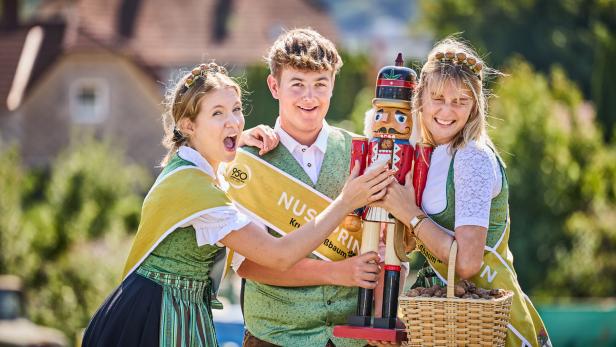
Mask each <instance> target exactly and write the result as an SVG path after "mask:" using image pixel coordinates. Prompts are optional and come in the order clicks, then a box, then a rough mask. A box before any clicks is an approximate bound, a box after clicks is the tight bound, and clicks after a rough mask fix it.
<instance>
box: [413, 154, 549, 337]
mask: <svg viewBox="0 0 616 347" xmlns="http://www.w3.org/2000/svg"><path fill="white" fill-rule="evenodd" d="M454 160H455V153H454V155H453V156H452V159H451V164H450V165H449V172H448V174H447V183H446V197H447V206H446V207H445V209H444V210H443V211H442V212H439V213H436V214H432V215H430V218H431V219H432V220H433V221H434V222H435V223H437V224H439V225H440V226H442V227H443V228H445V229H447V230H448V231H450V232H451V233H452V234H453V235H455V231H453V230H454V227H455V185H454V165H453V164H454ZM497 160H498V161H499V166H500V170H501V173H502V188H501V191H500V193H499V194H498V195H497V196H496V197H494V198H493V199H492V204H491V207H490V220H489V225H488V235H487V239H486V249H485V251H484V257H483V264H482V268H481V270H480V271H479V273H478V274H477V275H475V276H473V277H472V278H471V279H470V280H471V281H472V282H474V283H475V284H477V286H479V287H482V288H485V289H493V288H503V289H507V290H511V291H513V292H514V296H513V302H512V306H511V313H510V317H511V318H510V324H509V325H508V331H507V341H506V346H511V347H513V346H521V345H525V344H526V343H528V344H529V345H531V346H551V342H550V340H549V337H548V335H547V331H546V330H545V326H544V325H543V322H542V321H541V317H539V314H538V313H537V310H536V309H535V307H534V306H533V304H532V303H531V301H530V299H529V298H528V297H527V296H526V294H524V292H523V291H522V289H521V288H520V285H519V283H518V280H517V274H516V273H515V270H514V268H513V254H511V251H510V250H509V246H508V243H509V185H508V183H507V176H506V175H505V170H504V167H503V165H502V163H501V162H500V158H498V156H497ZM418 247H419V249H420V251H421V252H422V254H423V255H424V256H425V257H426V260H427V262H428V264H429V266H430V267H429V268H425V269H422V270H421V271H420V273H419V276H418V279H417V282H416V283H415V284H414V285H413V287H416V286H431V285H433V284H439V285H441V286H445V282H444V281H445V279H446V276H447V265H446V264H445V263H443V262H442V261H441V260H439V259H438V258H436V256H434V255H433V254H432V253H431V252H430V251H429V250H428V249H427V248H426V247H425V246H424V245H423V244H422V243H421V242H418ZM431 275H438V277H436V276H434V277H432V276H431ZM457 280H458V277H457V275H456V281H457Z"/></svg>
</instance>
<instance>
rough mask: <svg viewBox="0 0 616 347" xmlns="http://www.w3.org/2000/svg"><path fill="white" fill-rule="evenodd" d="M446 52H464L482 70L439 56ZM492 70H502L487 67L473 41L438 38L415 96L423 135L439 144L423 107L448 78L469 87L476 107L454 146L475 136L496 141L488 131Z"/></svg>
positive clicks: (457, 146) (424, 67)
mask: <svg viewBox="0 0 616 347" xmlns="http://www.w3.org/2000/svg"><path fill="white" fill-rule="evenodd" d="M443 52H453V53H454V55H457V54H459V53H463V54H464V55H465V57H466V59H469V58H471V59H475V62H474V63H477V64H480V65H481V66H483V68H482V69H480V70H479V71H474V70H473V69H472V68H471V67H470V66H469V65H468V64H466V63H457V62H454V61H451V60H442V59H437V58H436V55H437V54H438V53H443ZM489 74H500V73H499V72H498V71H496V70H493V69H490V68H487V67H486V66H485V63H484V62H483V60H482V59H481V58H480V57H479V56H478V54H477V53H476V52H475V50H473V48H471V47H470V45H468V44H466V43H464V42H462V41H461V40H458V39H457V38H456V37H451V36H450V37H448V38H446V39H444V40H442V41H440V42H438V43H437V44H436V45H435V46H434V48H433V49H432V50H431V51H430V53H429V54H428V61H427V62H426V63H425V64H424V66H423V68H422V69H421V74H420V77H419V83H418V85H417V88H416V89H415V95H414V96H413V100H412V103H413V110H414V112H417V119H418V120H419V123H420V129H421V135H422V139H423V141H424V142H427V143H430V144H432V145H436V143H434V139H433V138H432V134H430V132H429V131H428V129H427V128H426V126H425V125H424V124H423V117H422V116H421V110H422V108H423V104H422V103H423V98H424V94H425V93H430V92H431V91H437V92H438V91H441V90H442V89H443V88H444V86H445V84H446V83H448V82H453V83H455V84H456V85H457V86H458V88H467V89H468V90H469V91H470V92H471V94H472V98H473V107H472V109H471V111H470V115H469V117H468V121H467V122H466V124H465V125H464V127H463V128H462V130H461V131H460V132H459V133H457V134H456V135H455V136H454V138H453V140H452V141H451V150H456V149H458V148H461V147H464V146H466V145H467V144H468V143H469V142H470V141H472V140H474V141H477V142H479V143H484V144H489V145H491V146H492V147H494V146H493V145H492V141H491V140H490V138H489V136H488V133H487V121H486V117H487V114H488V97H489V93H488V92H487V90H486V89H485V88H484V87H483V81H484V80H485V76H487V75H489Z"/></svg>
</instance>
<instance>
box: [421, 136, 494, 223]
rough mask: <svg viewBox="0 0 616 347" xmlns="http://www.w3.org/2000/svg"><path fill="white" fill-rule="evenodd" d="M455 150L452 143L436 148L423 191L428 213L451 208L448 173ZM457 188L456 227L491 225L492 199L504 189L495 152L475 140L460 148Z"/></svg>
mask: <svg viewBox="0 0 616 347" xmlns="http://www.w3.org/2000/svg"><path fill="white" fill-rule="evenodd" d="M451 158H452V153H450V151H449V146H448V145H440V146H437V147H436V148H435V149H434V152H433V153H432V159H431V161H430V170H429V171H428V179H427V182H426V188H425V190H424V194H423V201H422V207H423V210H424V211H425V212H426V213H428V214H436V213H440V212H442V211H443V210H445V208H446V207H447V196H446V189H447V175H448V173H449V166H450V164H451ZM453 169H454V177H453V181H454V187H455V228H457V227H459V226H461V225H476V226H481V227H484V228H487V227H488V225H489V220H490V206H491V203H492V199H493V198H494V197H495V196H497V195H498V193H500V191H501V188H502V174H501V171H500V167H499V165H498V160H497V159H496V155H495V154H494V152H493V151H492V150H491V149H490V148H489V147H487V146H486V145H483V144H478V143H476V142H475V141H471V142H470V143H469V144H468V145H467V146H465V147H464V148H460V149H458V151H457V153H456V156H455V160H454V163H453Z"/></svg>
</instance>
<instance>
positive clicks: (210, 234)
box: [178, 146, 250, 246]
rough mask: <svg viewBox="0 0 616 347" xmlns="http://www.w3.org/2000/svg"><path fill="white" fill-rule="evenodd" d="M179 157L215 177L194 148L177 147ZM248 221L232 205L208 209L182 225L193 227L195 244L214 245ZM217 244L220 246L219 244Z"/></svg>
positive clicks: (205, 161)
mask: <svg viewBox="0 0 616 347" xmlns="http://www.w3.org/2000/svg"><path fill="white" fill-rule="evenodd" d="M178 155H179V156H180V158H182V159H184V160H187V161H190V162H191V163H194V164H195V165H197V167H199V168H200V169H201V170H203V171H204V172H205V173H207V174H208V175H210V176H212V177H214V179H216V173H215V172H214V169H213V168H212V166H211V165H210V163H208V162H207V160H205V158H203V156H201V154H199V152H197V151H196V150H194V149H192V148H190V147H186V146H182V147H180V148H179V149H178ZM248 223H250V219H249V218H248V217H247V216H246V215H245V214H243V213H241V212H240V211H238V210H237V208H236V207H235V206H233V205H231V206H221V207H215V208H212V209H209V210H207V211H206V213H205V214H202V215H201V216H199V217H197V218H195V219H193V220H191V221H189V222H187V223H185V224H183V225H182V227H188V226H191V225H192V227H193V228H194V229H195V233H196V237H197V245H198V246H203V245H214V244H217V243H218V241H220V240H221V239H222V238H224V237H225V236H227V234H229V233H230V232H231V231H233V230H237V229H241V228H243V227H244V226H246V225H247V224H248ZM219 246H222V245H220V244H219Z"/></svg>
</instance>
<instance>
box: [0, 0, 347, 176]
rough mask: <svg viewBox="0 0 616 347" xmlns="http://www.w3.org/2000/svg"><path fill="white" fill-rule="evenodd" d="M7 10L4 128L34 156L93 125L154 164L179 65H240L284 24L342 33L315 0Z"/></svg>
mask: <svg viewBox="0 0 616 347" xmlns="http://www.w3.org/2000/svg"><path fill="white" fill-rule="evenodd" d="M1 11H2V12H1V13H2V17H1V22H0V52H2V53H1V54H0V136H1V137H2V139H3V141H5V142H7V141H8V142H17V143H19V144H20V146H21V151H22V156H23V159H24V161H25V163H26V164H27V165H29V166H45V165H47V164H49V163H50V162H52V161H53V159H54V158H55V156H56V155H57V153H58V152H60V151H61V150H62V149H63V148H64V147H66V146H67V145H69V144H70V142H71V141H74V140H76V139H78V138H79V136H78V135H79V134H82V133H88V134H89V133H92V134H94V135H96V136H97V137H98V138H104V139H107V140H108V141H111V142H113V143H118V144H119V145H121V146H122V147H123V148H125V149H126V153H127V155H128V157H129V158H130V159H131V160H135V161H136V162H138V163H140V164H143V165H145V166H146V167H148V168H150V169H151V170H153V171H154V170H155V165H156V163H157V162H158V160H159V159H160V158H161V157H162V155H163V154H164V149H163V147H162V146H161V145H160V139H161V137H162V127H161V125H160V115H161V113H162V111H163V106H162V104H161V99H162V97H163V95H164V92H165V89H166V86H168V84H169V83H170V82H169V81H170V80H172V79H173V78H174V77H176V76H177V74H178V73H179V71H180V69H184V70H187V69H190V68H191V67H192V66H194V65H196V64H198V63H200V62H203V61H210V60H211V59H215V60H216V61H217V62H221V63H224V64H226V65H227V67H228V68H229V69H230V70H231V71H232V73H233V74H241V72H242V70H243V69H244V68H245V67H246V66H248V65H251V64H255V63H258V62H260V61H262V58H263V56H264V55H265V53H266V51H267V48H268V47H269V45H271V43H272V41H273V40H274V39H275V38H276V37H277V36H278V34H279V33H280V32H281V31H282V30H283V29H284V28H294V27H302V26H311V27H313V28H315V29H317V30H318V31H320V32H321V33H322V34H324V35H325V36H327V37H329V38H331V39H332V40H334V41H336V40H337V31H336V28H335V25H334V23H333V20H332V19H331V18H330V16H329V15H328V14H327V12H326V10H325V7H324V5H322V4H321V2H319V1H310V0H287V1H275V0H262V1H259V6H255V4H254V3H253V2H252V1H249V0H234V1H230V0H209V1H205V0H186V1H166V0H105V1H102V0H77V1H75V0H41V1H33V0H31V1H26V0H21V1H20V0H4V1H3V2H2V9H1ZM22 11H29V12H31V13H30V14H29V15H28V16H25V15H24V14H23V13H22ZM25 17H27V18H25Z"/></svg>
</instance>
